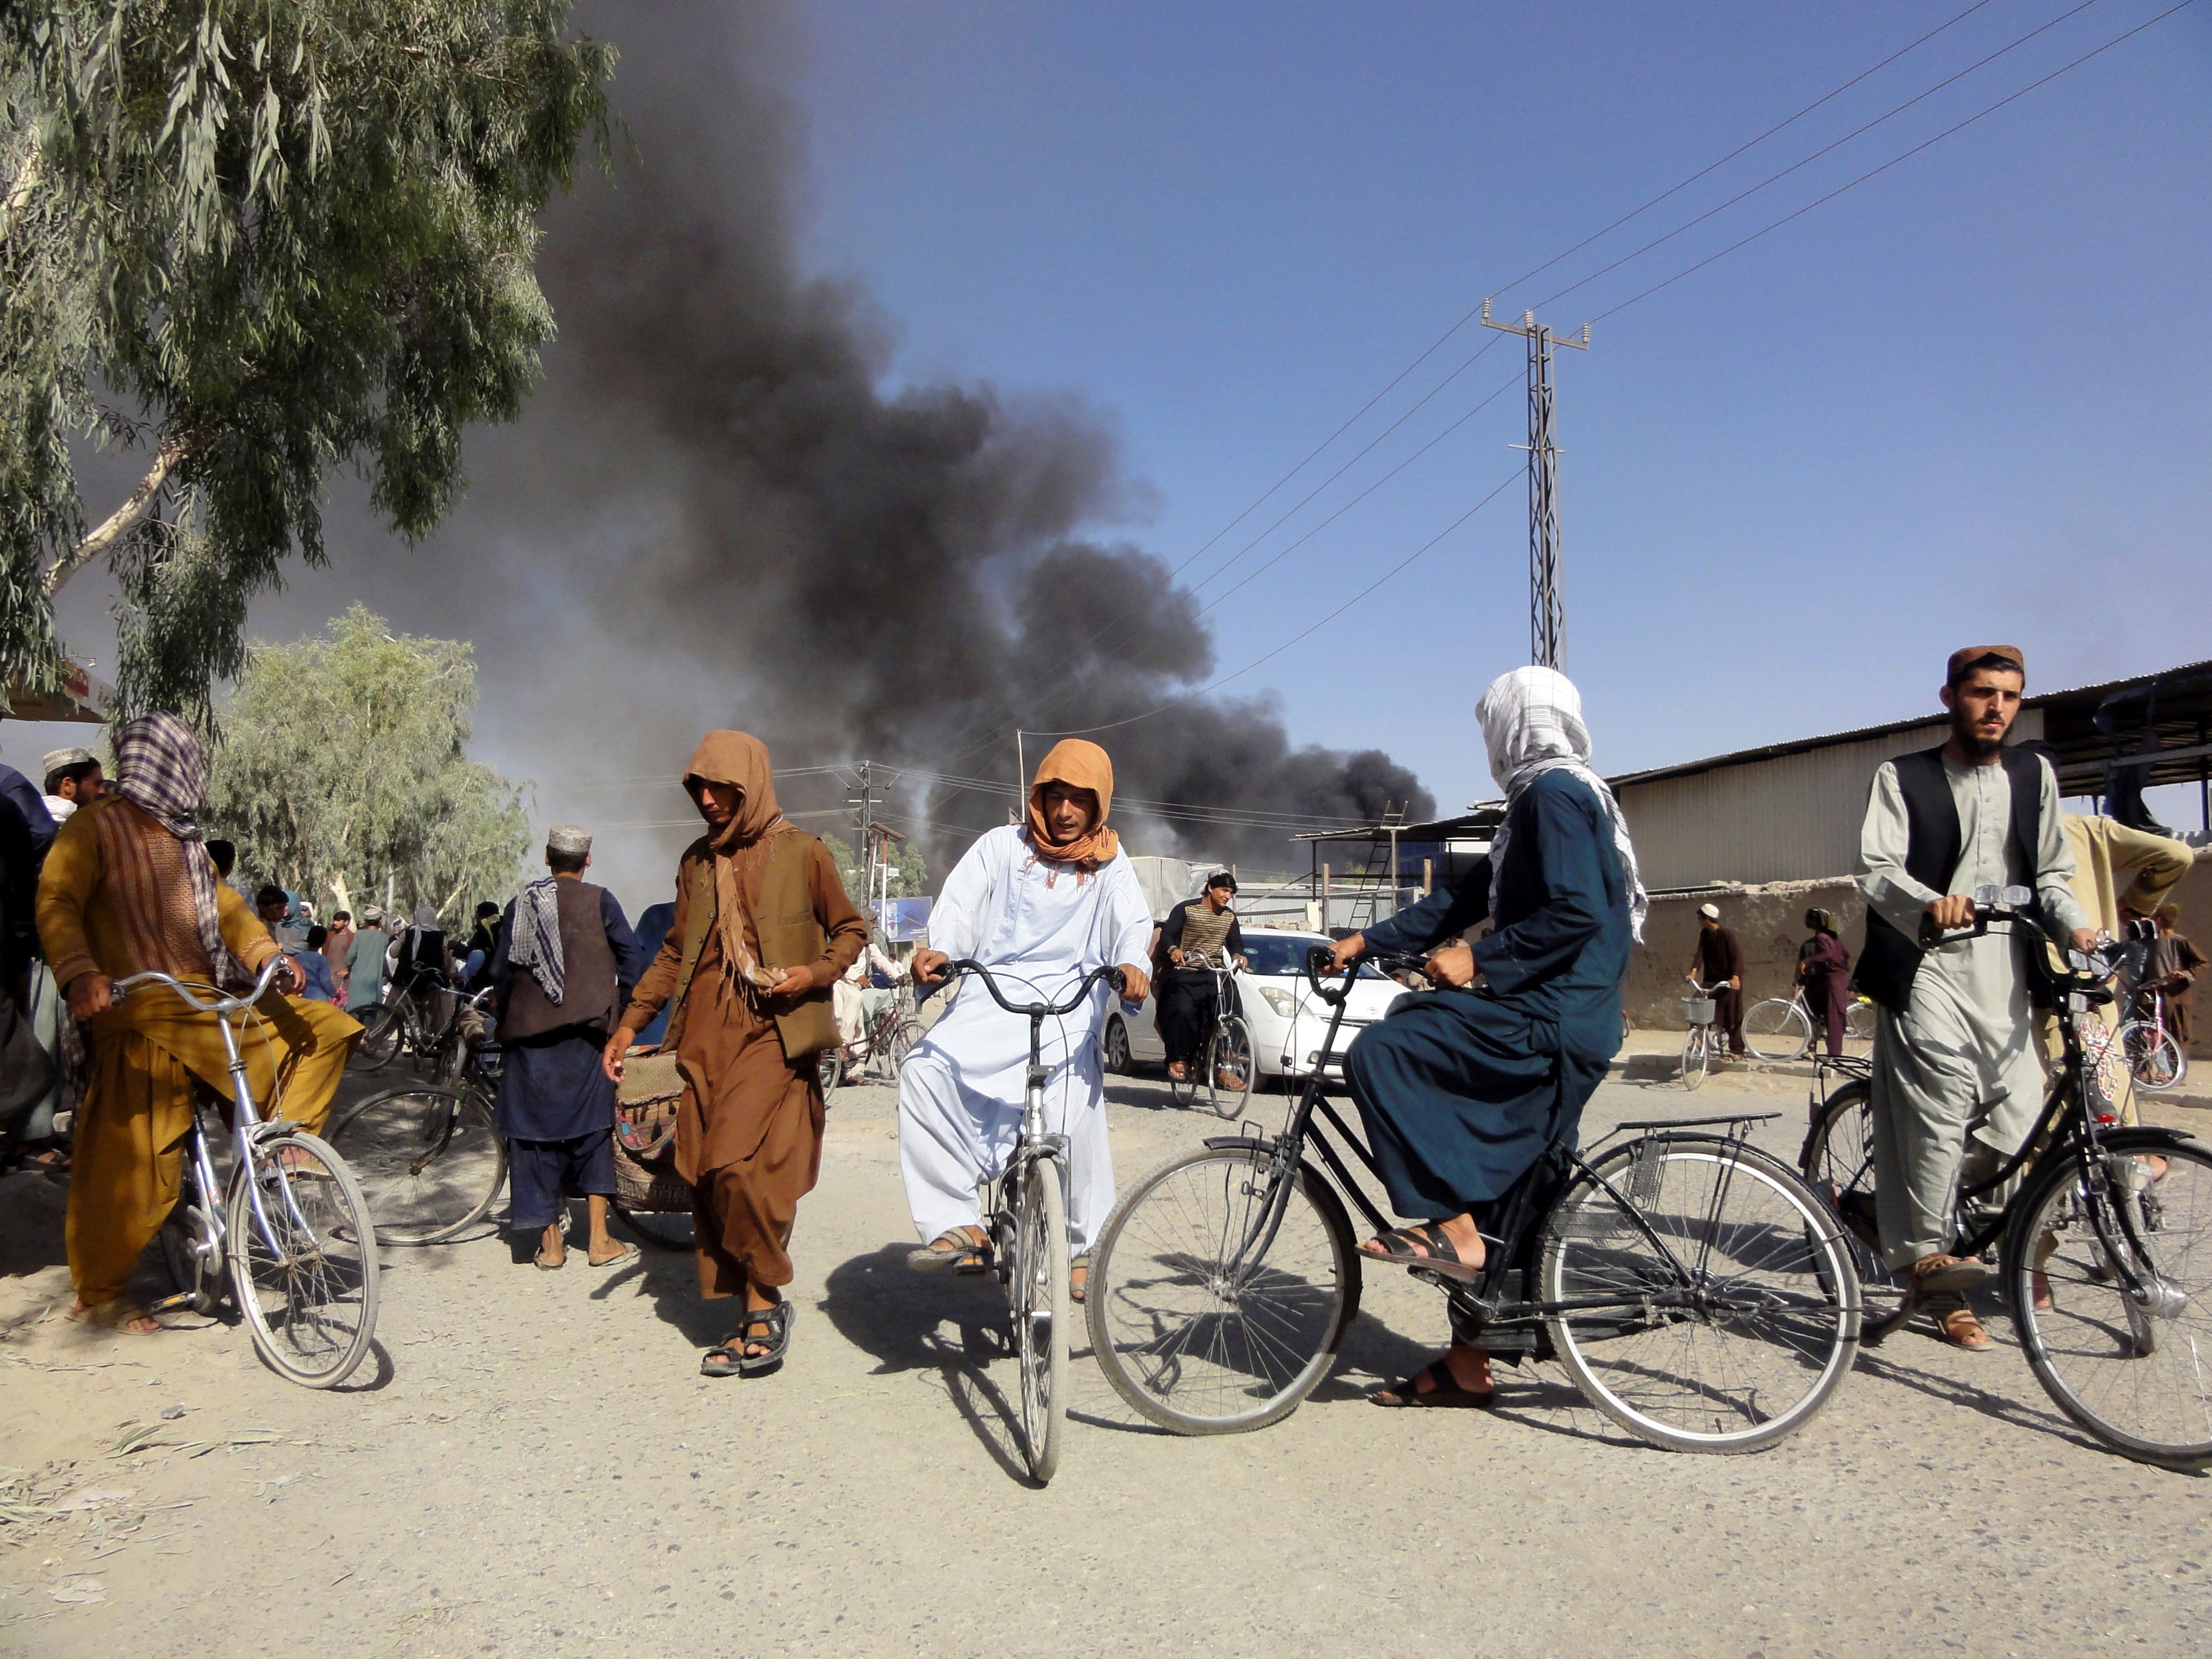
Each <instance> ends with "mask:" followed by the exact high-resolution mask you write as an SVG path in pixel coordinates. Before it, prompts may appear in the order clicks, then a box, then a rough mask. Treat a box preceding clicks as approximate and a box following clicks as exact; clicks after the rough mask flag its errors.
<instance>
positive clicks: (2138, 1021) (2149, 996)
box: [2113, 985, 2189, 1093]
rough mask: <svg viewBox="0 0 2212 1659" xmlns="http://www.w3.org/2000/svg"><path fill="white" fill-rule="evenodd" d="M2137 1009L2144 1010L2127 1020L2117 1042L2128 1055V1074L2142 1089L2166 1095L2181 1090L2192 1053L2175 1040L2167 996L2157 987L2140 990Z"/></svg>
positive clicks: (2114, 1039) (2119, 1032) (2126, 1055)
mask: <svg viewBox="0 0 2212 1659" xmlns="http://www.w3.org/2000/svg"><path fill="white" fill-rule="evenodd" d="M2136 996H2137V997H2138V998H2139V999H2140V1000H2139V1001H2138V1002H2137V1004H2136V1006H2137V1007H2139V1008H2141V1009H2142V1010H2144V1012H2141V1013H2138V1014H2137V1015H2136V1018H2133V1019H2130V1020H2127V1021H2124V1023H2123V1024H2121V1026H2120V1029H2119V1030H2118V1031H2117V1032H2115V1033H2114V1034H2113V1041H2114V1042H2115V1043H2116V1044H2117V1045H2118V1048H2119V1051H2120V1053H2121V1054H2123V1055H2124V1056H2125V1058H2126V1061H2127V1067H2128V1073H2129V1075H2130V1076H2131V1077H2132V1078H2134V1079H2135V1080H2136V1086H2137V1087H2139V1088H2143V1089H2148V1090H2152V1091H2155V1092H2161V1093H2162V1092H2164V1091H2166V1090H2168V1089H2179V1087H2180V1086H2181V1085H2182V1081H2183V1079H2185V1078H2187V1077H2188V1075H2189V1051H2188V1050H2187V1049H2185V1048H2183V1047H2182V1046H2181V1044H2180V1043H2179V1042H2176V1041H2175V1040H2174V1036H2173V1033H2172V1030H2169V1029H2168V1028H2167V1025H2166V993H2165V992H2164V991H2161V990H2160V988H2159V987H2157V986H2156V985H2144V986H2142V987H2139V988H2138V990H2137V992H2136Z"/></svg>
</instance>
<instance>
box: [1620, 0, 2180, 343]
mask: <svg viewBox="0 0 2212 1659" xmlns="http://www.w3.org/2000/svg"><path fill="white" fill-rule="evenodd" d="M2195 3H2196V0H2180V3H2179V4H2178V5H2172V6H2168V7H2167V8H2166V9H2165V10H2164V11H2162V12H2160V13H2159V14H2158V15H2156V16H2154V17H2150V18H2147V19H2145V20H2144V21H2142V22H2140V23H2138V24H2136V26H2135V27H2133V28H2131V29H2129V30H2127V31H2125V32H2124V33H2119V34H2116V35H2114V36H2113V37H2112V39H2111V40H2107V41H2106V42H2105V44H2104V45H2103V46H2099V47H2096V48H2095V49H2094V50H2093V51H2090V52H2083V53H2082V54H2081V56H2080V57H2079V58H2075V59H2074V60H2073V61H2072V62H2071V63H2068V64H2060V65H2059V66H2058V67H2057V69H2055V70H2051V73H2050V74H2048V75H2046V76H2043V77H2042V78H2041V79H2040V80H2036V81H2031V82H2028V83H2027V85H2026V86H2024V87H2022V88H2021V89H2020V90H2019V91H2018V92H2015V93H2010V94H2007V95H2006V96H2004V97H2002V98H2000V99H1998V100H1996V102H1995V103H1994V104H1991V105H1990V106H1987V107H1986V108H1984V109H1978V110H1977V111H1975V112H1973V113H1972V115H1969V116H1968V117H1967V118H1966V119H1965V120H1963V121H1960V122H1958V123H1956V124H1955V125H1951V126H1948V127H1946V128H1944V129H1943V131H1941V132H1939V133H1937V134H1936V136H1935V137H1932V138H1923V140H1921V142H1920V143H1917V144H1915V145H1914V146H1913V147H1912V148H1911V149H1908V150H1906V151H1905V153H1904V154H1903V155H1893V156H1892V157H1891V158H1890V159H1889V160H1888V161H1884V162H1883V163H1882V164H1881V166H1880V167H1869V168H1868V169H1867V171H1865V172H1864V173H1861V174H1859V176H1858V177H1857V178H1856V179H1850V180H1849V181H1848V182H1846V183H1844V184H1840V185H1837V186H1836V187H1835V188H1834V189H1833V190H1832V191H1828V193H1827V194H1826V195H1825V196H1819V197H1814V199H1813V200H1812V201H1809V202H1808V203H1806V204H1805V205H1804V206H1803V207H1801V208H1799V209H1797V210H1796V211H1795V212H1793V213H1785V214H1784V215H1783V216H1781V217H1780V218H1779V219H1777V220H1775V221H1774V222H1772V223H1771V224H1768V225H1764V226H1761V227H1760V228H1759V229H1757V230H1754V231H1753V232H1752V233H1751V234H1750V235H1748V236H1746V237H1743V238H1741V239H1740V240H1736V241H1733V242H1730V243H1729V245H1728V246H1726V247H1724V248H1723V249H1721V250H1720V251H1719V252H1717V253H1709V254H1707V255H1706V256H1705V258H1702V259H1700V260H1699V261H1698V262H1697V263H1696V264H1691V265H1685V266H1684V267H1683V268H1682V269H1681V270H1678V271H1676V272H1675V273H1674V275H1673V276H1669V277H1668V278H1667V280H1666V281H1664V282H1662V283H1653V284H1652V285H1651V286H1650V288H1647V289H1644V291H1643V292H1642V293H1640V294H1635V295H1630V296H1629V297H1628V298H1627V299H1626V300H1623V301H1621V302H1620V304H1619V305H1617V306H1614V307H1612V309H1610V310H1607V311H1601V312H1600V313H1598V314H1597V315H1596V316H1595V317H1594V318H1592V319H1590V320H1591V321H1593V322H1602V321H1604V320H1605V319H1607V317H1611V316H1613V315H1614V314H1615V313H1619V312H1623V311H1626V310H1627V309H1628V307H1631V306H1632V305H1635V304H1637V303H1638V301H1644V300H1648V299H1650V297H1651V296H1652V295H1655V294H1656V293H1658V292H1659V291H1660V290H1661V289H1668V288H1672V287H1674V284H1675V283H1679V282H1680V281H1681V280H1682V279H1683V278H1684V277H1685V276H1693V275H1695V274H1696V273H1697V272H1699V271H1700V270H1704V269H1705V267H1706V266H1707V265H1709V264H1712V263H1713V262H1714V261H1715V260H1717V259H1724V258H1727V257H1728V256H1729V254H1731V253H1734V252H1735V251H1736V250H1737V249H1738V248H1741V247H1748V246H1750V245H1751V244H1752V243H1753V242H1755V241H1757V240H1759V238H1761V237H1762V236H1766V235H1769V234H1771V233H1773V232H1775V231H1778V230H1779V229H1781V228H1782V227H1783V226H1784V225H1786V224H1788V223H1789V222H1790V221H1791V220H1793V219H1802V218H1803V217H1804V216H1806V215H1807V214H1808V213H1810V212H1811V211H1812V210H1814V208H1817V207H1821V206H1825V205H1826V204H1828V203H1830V202H1832V201H1834V200H1835V199H1836V197H1838V196H1841V195H1842V194H1843V193H1844V191H1849V190H1856V189H1857V188H1858V186H1859V185H1863V184H1864V183H1866V181H1867V180H1868V179H1872V178H1875V177H1877V176H1878V175H1880V174H1881V173H1887V172H1888V171H1889V170H1890V169H1891V168H1892V167H1895V166H1897V165H1898V163H1899V162H1900V161H1911V159H1912V158H1913V157H1914V156H1916V155H1919V154H1920V152H1921V151H1922V150H1923V149H1929V148H1930V147H1931V146H1933V145H1936V144H1940V143H1942V142H1943V140H1945V139H1946V138H1948V137H1950V136H1951V135H1952V134H1953V133H1954V132H1960V131H1965V130H1966V128H1968V127H1970V126H1972V125H1974V123H1975V122H1977V121H1978V120H1980V119H1982V118H1983V117H1984V116H1989V115H1994V114H1996V112H1998V111H1999V110H2001V109H2002V108H2003V107H2004V106H2006V105H2007V104H2009V103H2013V102H2015V101H2016V100H2020V99H2022V98H2025V97H2027V94H2029V93H2031V92H2033V91H2035V90H2036V88H2039V87H2044V86H2048V85H2049V84H2050V83H2051V82H2053V81H2056V80H2057V78H2058V77H2059V76H2062V75H2064V74H2066V73H2067V72H2068V71H2069V70H2077V69H2079V68H2081V65H2082V64H2086V63H2087V62H2088V61H2089V60H2090V59H2091V58H2100V57H2102V56H2103V55H2104V54H2105V53H2106V52H2110V51H2111V50H2112V48H2113V47H2114V46H2118V45H2120V44H2121V43H2122V42H2123V41H2126V40H2133V39H2134V38H2135V37H2136V35H2138V34H2141V33H2142V32H2143V31H2144V30H2145V29H2147V28H2149V27H2151V26H2152V25H2153V24H2154V23H2162V22H2164V21H2166V19H2167V18H2169V17H2171V16H2172V15H2173V14H2174V13H2176V12H2178V11H2184V10H2186V9H2188V8H2189V7H2191V5H2194V4H2195ZM2080 9H2081V8H2080V7H2076V8H2075V10H2077V11H2078V10H2080ZM2068 15H2069V16H2070V15H2072V14H2071V13H2069V14H2068Z"/></svg>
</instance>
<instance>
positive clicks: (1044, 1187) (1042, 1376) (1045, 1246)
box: [939, 957, 1123, 1486]
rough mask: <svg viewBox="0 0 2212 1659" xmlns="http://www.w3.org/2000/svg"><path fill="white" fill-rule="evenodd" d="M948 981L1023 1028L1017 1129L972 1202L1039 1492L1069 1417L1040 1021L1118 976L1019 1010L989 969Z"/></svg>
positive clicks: (1062, 1252)
mask: <svg viewBox="0 0 2212 1659" xmlns="http://www.w3.org/2000/svg"><path fill="white" fill-rule="evenodd" d="M939 971H940V972H941V973H942V975H944V981H945V983H948V984H949V983H951V981H953V980H955V979H957V978H958V977H959V976H960V975H963V974H973V975H975V976H976V978H978V979H980V980H981V981H982V983H983V988H984V989H985V990H987V991H988V992H989V993H990V994H991V1000H992V1001H994V1002H995V1003H997V1004H998V1005H999V1006H1000V1007H1001V1008H1003V1009H1005V1010H1006V1012H1008V1013H1010V1014H1020V1015H1023V1016H1024V1017H1025V1018H1027V1019H1028V1020H1029V1023H1030V1063H1029V1073H1028V1080H1027V1083H1026V1085H1025V1086H1024V1090H1023V1093H1022V1126H1021V1128H1020V1129H1019V1130H1018V1132H1017V1133H1016V1134H1015V1136H1014V1144H1013V1147H1012V1150H1011V1151H1010V1152H1008V1153H1007V1154H1006V1164H1005V1167H1004V1168H1002V1169H1001V1170H1000V1171H999V1173H998V1174H997V1175H996V1176H990V1177H987V1178H986V1179H985V1180H983V1181H981V1182H978V1183H977V1188H976V1197H977V1201H978V1203H979V1205H980V1207H981V1210H982V1212H983V1214H984V1216H985V1218H986V1220H985V1222H984V1231H986V1232H987V1233H988V1234H989V1235H990V1237H991V1241H992V1249H991V1262H992V1267H993V1270H994V1272H995V1273H997V1274H998V1278H999V1283H1000V1286H1001V1287H1002V1288H1003V1289H1004V1290H1005V1291H1006V1316H1007V1320H1008V1322H1009V1323H1010V1324H1011V1325H1012V1336H1013V1348H1014V1353H1015V1357H1016V1358H1017V1359H1018V1362H1019V1364H1020V1368H1021V1379H1022V1384H1021V1410H1022V1443H1023V1450H1024V1454H1025V1455H1026V1456H1027V1458H1028V1460H1029V1467H1030V1479H1032V1480H1035V1481H1036V1483H1037V1484H1038V1485H1039V1486H1043V1485H1044V1484H1045V1483H1046V1482H1048V1481H1049V1480H1051V1479H1052V1477H1053V1474H1054V1472H1055V1471H1056V1470H1057V1469H1058V1468H1059V1467H1060V1438H1061V1430H1062V1428H1063V1427H1064V1426H1065V1425H1066V1419H1067V1395H1068V1389H1069V1376H1068V1357H1067V1349H1068V1340H1067V1339H1068V1328H1069V1325H1070V1323H1071V1322H1072V1321H1071V1316H1070V1314H1069V1312H1068V1306H1069V1294H1070V1293H1069V1290H1068V1271H1069V1267H1068V1255H1069V1251H1068V1242H1067V1195H1066V1182H1067V1137H1066V1135H1064V1134H1054V1133H1048V1131H1047V1130H1046V1128H1045V1126H1044V1087H1045V1084H1046V1083H1047V1081H1048V1080H1049V1079H1050V1076H1051V1073H1050V1071H1049V1069H1048V1067H1047V1066H1045V1065H1044V1064H1043V1061H1042V1053H1043V1040H1044V1023H1045V1021H1046V1020H1048V1019H1055V1018H1060V1017H1062V1016H1064V1015H1067V1014H1071V1013H1073V1012H1075V1011H1076V1010H1077V1009H1078V1008H1079V1007H1081V1006H1083V1004H1084V1003H1085V1002H1086V1001H1088V1000H1090V996H1091V987H1093V986H1094V985H1097V983H1098V982H1099V981H1101V980H1103V981H1106V983H1108V984H1109V985H1110V986H1112V987H1114V989H1115V991H1116V992H1119V991H1121V989H1122V988H1123V981H1122V978H1121V969H1119V968H1114V967H1099V968H1094V969H1091V971H1090V972H1089V973H1087V974H1085V975H1084V976H1083V978H1082V980H1081V981H1079V983H1078V984H1077V986H1076V987H1075V988H1074V989H1073V991H1071V992H1070V993H1068V994H1067V997H1066V1000H1063V1001H1060V1002H1058V1003H1044V1002H1032V1003H1027V1004H1023V1005H1019V1006H1017V1005H1016V1004H1014V1003H1011V1002H1009V1001H1007V1000H1006V997H1005V996H1004V995H1003V994H1001V993H1000V990H999V984H998V981H996V980H995V979H994V978H993V977H992V976H991V970H990V969H987V968H986V967H984V966H983V964H982V963H980V962H975V961H971V960H969V959H967V958H964V957H963V959H961V960H960V961H957V962H950V963H945V966H944V968H943V969H940V970H939Z"/></svg>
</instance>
